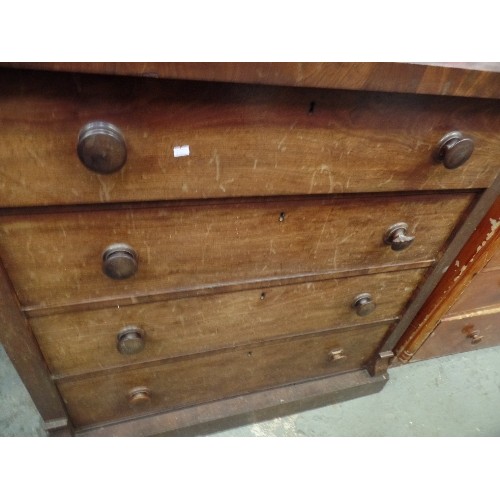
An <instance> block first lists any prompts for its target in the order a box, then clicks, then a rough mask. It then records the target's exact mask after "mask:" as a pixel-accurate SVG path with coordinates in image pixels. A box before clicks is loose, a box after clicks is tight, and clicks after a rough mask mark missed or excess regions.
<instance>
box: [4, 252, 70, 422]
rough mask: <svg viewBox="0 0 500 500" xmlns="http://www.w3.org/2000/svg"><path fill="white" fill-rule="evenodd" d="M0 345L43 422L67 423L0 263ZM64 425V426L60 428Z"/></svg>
mask: <svg viewBox="0 0 500 500" xmlns="http://www.w3.org/2000/svg"><path fill="white" fill-rule="evenodd" d="M0 342H1V343H2V345H3V347H4V348H5V351H6V353H7V355H8V356H9V358H10V360H11V361H12V364H13V365H14V367H15V368H16V370H17V371H18V373H19V376H20V377H21V380H22V381H23V383H24V385H25V386H26V388H27V389H28V391H29V393H30V395H31V398H32V399H33V402H34V403H35V405H36V407H37V409H38V411H39V412H40V415H41V417H42V418H43V419H44V421H45V422H47V421H50V420H58V421H60V422H67V415H66V411H65V408H64V406H63V403H62V401H61V397H60V396H59V392H58V391H57V388H56V386H55V384H54V382H53V381H52V379H51V378H50V373H49V370H48V369H47V364H46V363H45V360H44V358H43V356H42V353H41V352H40V348H39V347H38V344H37V342H36V339H35V337H34V336H33V332H32V331H31V328H30V325H29V324H28V321H27V320H26V318H25V316H24V315H23V314H22V312H21V310H20V305H19V301H18V300H17V297H16V294H15V292H14V290H13V288H12V285H11V283H10V280H9V277H8V276H7V274H6V272H5V269H4V266H3V264H2V261H1V260H0ZM61 425H64V424H61Z"/></svg>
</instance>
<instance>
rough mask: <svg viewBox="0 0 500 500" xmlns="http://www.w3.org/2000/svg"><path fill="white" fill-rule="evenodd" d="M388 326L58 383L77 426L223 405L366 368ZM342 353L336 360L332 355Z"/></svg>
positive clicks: (213, 354)
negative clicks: (147, 395) (140, 402)
mask: <svg viewBox="0 0 500 500" xmlns="http://www.w3.org/2000/svg"><path fill="white" fill-rule="evenodd" d="M386 331H387V325H382V326H377V327H366V328H360V329H359V330H354V331H349V332H344V333H327V334H321V335H306V336H303V337H301V338H294V339H286V340H283V341H281V342H273V343H267V344H264V345H260V346H254V347H245V348H240V349H235V350H234V351H226V352H222V353H219V352H215V353H208V354H206V355H203V356H199V357H196V358H191V359H186V360H182V359H181V360H177V361H173V362H168V363H164V364H161V365H156V366H154V367H153V368H141V369H137V370H128V371H125V372H109V373H107V374H106V375H105V376H102V377H89V378H86V379H82V380H78V381H66V380H64V379H63V380H60V381H59V382H58V387H59V389H60V391H61V393H62V395H63V398H64V400H65V401H66V403H67V406H68V411H69V413H70V415H71V419H72V422H73V423H74V425H75V426H76V427H81V426H84V425H91V424H96V423H98V422H107V421H111V420H118V419H124V418H130V417H136V416H139V415H144V414H149V413H154V412H158V411H161V410H167V409H175V408H180V407H185V406H190V405H194V404H199V403H207V402H209V401H214V400H219V399H223V398H226V397H230V396H236V395H241V394H245V393H249V392H253V391H258V390H263V389H267V388H271V387H277V386H280V385H288V384H292V383H294V382H300V381H303V380H306V379H313V378H317V377H324V376H327V375H331V374H333V373H342V372H347V371H350V370H355V369H359V368H362V367H363V366H364V364H365V363H366V361H367V360H368V359H369V357H370V356H371V355H372V354H373V352H374V351H375V350H376V349H377V347H378V345H380V343H381V342H382V340H383V338H384V336H385V334H386ZM336 350H342V352H343V354H342V356H344V357H340V358H339V359H337V360H334V361H332V360H331V359H330V352H332V351H336ZM135 387H147V388H148V389H149V390H150V391H151V403H150V404H149V405H145V407H142V408H141V407H139V408H132V407H131V406H129V403H128V395H129V391H131V390H132V389H133V388H135Z"/></svg>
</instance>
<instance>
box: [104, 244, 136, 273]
mask: <svg viewBox="0 0 500 500" xmlns="http://www.w3.org/2000/svg"><path fill="white" fill-rule="evenodd" d="M137 267H138V259H137V252H136V251H135V250H134V249H133V248H132V247H130V246H128V245H126V244H125V243H115V244H113V245H110V246H109V247H108V248H106V250H104V252H103V254H102V270H103V272H104V274H105V275H106V276H108V277H109V278H112V279H114V280H124V279H127V278H130V277H131V276H133V275H134V274H135V273H136V271H137Z"/></svg>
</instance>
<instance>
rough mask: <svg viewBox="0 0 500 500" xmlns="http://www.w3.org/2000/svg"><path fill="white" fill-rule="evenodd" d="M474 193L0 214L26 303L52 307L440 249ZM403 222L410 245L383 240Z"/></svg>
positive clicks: (415, 256)
mask: <svg viewBox="0 0 500 500" xmlns="http://www.w3.org/2000/svg"><path fill="white" fill-rule="evenodd" d="M474 199H475V195H474V194H468V193H464V194H451V195H440V196H433V195H429V196H399V197H392V198H386V197H370V198H365V197H359V198H338V199H336V198H325V199H322V200H307V199H306V200H303V201H290V202H287V201H285V200H283V201H282V202H273V203H265V204H259V203H248V204H234V205H233V206H232V207H231V206H230V205H228V204H225V205H224V206H222V207H219V206H217V205H211V206H187V207H185V206H181V207H171V208H169V209H137V210H124V211H123V210H109V211H105V212H102V211H101V212H99V213H95V214H94V213H92V212H86V213H77V214H72V213H65V214H57V213H54V214H39V215H32V216H31V217H24V216H4V217H1V216H0V237H1V239H0V253H1V255H2V256H3V258H4V262H5V266H6V268H7V270H8V272H9V275H10V276H11V279H12V281H13V283H14V285H15V287H16V290H17V293H18V295H19V297H20V300H21V302H22V304H23V305H25V306H26V305H28V306H32V305H37V306H52V305H64V304H72V303H76V302H80V301H83V300H89V299H99V298H107V297H110V296H115V297H116V296H125V295H141V294H142V295H144V294H147V293H150V292H154V291H158V290H162V291H165V290H175V289H178V288H190V287H196V286H199V285H203V284H205V285H206V284H217V283H224V282H226V283H227V282H235V281H245V280H251V281H255V280H258V279H265V278H269V277H278V276H280V277H284V276H287V275H291V274H294V275H295V274H297V273H308V272H322V271H334V270H339V271H340V270H346V269H353V268H358V269H363V267H365V266H376V265H381V264H382V265H383V264H394V263H396V262H400V263H407V262H411V261H418V260H425V259H428V258H434V257H436V256H437V255H438V253H439V251H440V250H441V249H442V248H443V246H444V244H445V243H446V241H447V240H448V238H449V236H450V234H451V233H452V231H453V230H454V228H455V226H456V224H457V222H459V221H460V220H461V218H462V217H463V216H464V215H465V214H466V212H467V210H468V207H469V205H470V203H471V202H472V201H473V200H474ZM401 221H405V222H406V223H408V225H409V231H410V233H411V234H414V235H415V236H416V239H415V241H414V243H413V244H412V245H411V246H410V247H409V248H408V249H406V250H404V251H400V252H395V251H393V250H391V248H390V246H388V245H386V244H384V242H383V237H384V234H385V232H386V230H387V228H388V227H389V226H391V225H392V224H394V223H396V222H401ZM112 243H127V244H128V245H130V246H132V247H133V248H134V249H135V250H136V252H137V253H138V259H139V268H138V271H137V273H136V274H135V275H134V276H133V277H132V278H129V279H126V280H121V281H116V280H112V279H110V278H108V277H107V276H105V275H104V274H103V272H102V270H101V265H102V264H101V260H102V257H101V255H102V252H103V250H104V249H105V248H106V247H107V246H108V245H110V244H112Z"/></svg>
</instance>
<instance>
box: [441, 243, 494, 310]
mask: <svg viewBox="0 0 500 500" xmlns="http://www.w3.org/2000/svg"><path fill="white" fill-rule="evenodd" d="M496 241H497V243H496V246H497V247H498V248H500V239H497V240H496ZM494 305H499V306H500V269H499V270H495V271H491V272H480V273H478V274H476V276H474V278H473V279H472V281H471V282H470V284H469V286H468V287H467V288H466V289H465V291H464V293H463V294H462V295H461V296H460V297H459V298H458V300H457V301H456V302H455V304H454V305H453V306H452V307H451V308H450V310H449V311H448V312H447V313H446V316H448V317H449V316H458V315H460V314H461V313H463V312H465V311H473V310H474V309H484V308H488V307H491V306H494Z"/></svg>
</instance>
